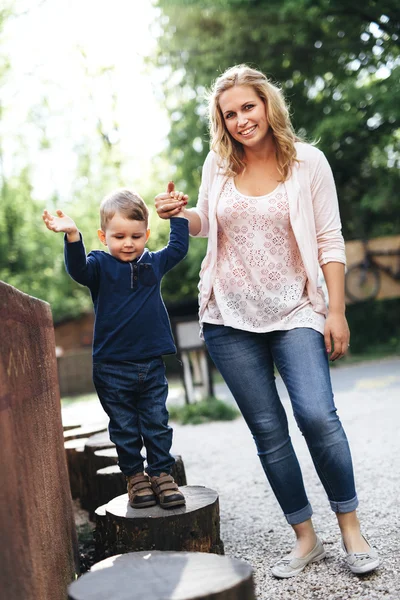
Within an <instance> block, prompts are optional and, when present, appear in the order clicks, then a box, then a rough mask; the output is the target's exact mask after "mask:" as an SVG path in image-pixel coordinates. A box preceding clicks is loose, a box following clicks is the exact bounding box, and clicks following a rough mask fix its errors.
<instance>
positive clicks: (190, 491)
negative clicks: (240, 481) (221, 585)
mask: <svg viewBox="0 0 400 600" xmlns="http://www.w3.org/2000/svg"><path fill="white" fill-rule="evenodd" d="M180 489H181V490H182V492H183V493H184V495H185V498H186V506H180V507H176V508H171V509H168V510H166V509H162V508H160V506H159V505H157V506H151V507H149V508H132V507H131V506H130V505H129V504H128V494H124V495H122V496H118V497H117V498H114V500H111V502H109V503H108V504H107V505H106V517H107V524H106V526H107V540H108V547H109V548H110V550H111V552H112V553H113V554H119V553H125V552H132V551H138V550H179V551H184V550H187V551H191V552H196V551H197V552H212V553H215V554H223V552H224V549H223V543H222V540H221V539H220V526H219V502H218V494H217V492H215V491H214V490H210V489H208V488H206V487H203V486H183V487H181V488H180Z"/></svg>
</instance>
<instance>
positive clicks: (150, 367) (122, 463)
mask: <svg viewBox="0 0 400 600" xmlns="http://www.w3.org/2000/svg"><path fill="white" fill-rule="evenodd" d="M93 382H94V385H95V388H96V391H97V394H98V396H99V399H100V402H101V404H102V406H103V408H104V410H105V412H106V413H107V415H108V416H109V418H110V423H109V433H110V439H111V441H112V442H114V444H115V445H116V448H117V452H118V464H119V467H120V469H121V471H122V472H123V473H124V475H126V476H129V475H133V474H134V473H138V472H140V471H143V462H144V458H143V456H142V455H141V450H142V447H143V445H144V446H145V448H146V455H147V465H148V466H147V468H146V472H147V473H148V475H150V476H153V475H159V474H160V473H162V472H165V473H169V472H170V470H171V467H172V465H173V464H174V462H175V461H174V458H173V457H172V456H171V454H170V449H171V445H172V429H171V427H169V425H168V411H167V408H166V406H165V404H166V400H167V396H168V382H167V380H166V377H165V366H164V361H163V360H162V358H161V357H156V358H150V359H147V360H142V361H135V362H131V361H126V362H125V361H124V362H116V363H94V364H93Z"/></svg>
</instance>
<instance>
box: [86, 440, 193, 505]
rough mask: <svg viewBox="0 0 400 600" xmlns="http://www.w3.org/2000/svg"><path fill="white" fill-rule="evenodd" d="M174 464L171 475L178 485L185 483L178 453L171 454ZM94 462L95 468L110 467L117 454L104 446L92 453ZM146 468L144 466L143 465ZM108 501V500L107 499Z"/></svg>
mask: <svg viewBox="0 0 400 600" xmlns="http://www.w3.org/2000/svg"><path fill="white" fill-rule="evenodd" d="M173 457H174V459H175V464H174V465H172V469H171V475H172V477H173V478H174V479H175V481H176V483H177V484H178V485H187V480H186V473H185V466H184V464H183V460H182V457H181V456H180V455H179V454H175V455H173ZM94 461H95V462H94V464H95V466H96V467H97V470H99V469H104V468H105V467H110V466H111V465H117V464H118V454H117V449H116V448H115V446H114V448H106V449H104V450H97V451H96V452H95V453H94ZM145 469H146V466H145ZM107 502H108V500H107Z"/></svg>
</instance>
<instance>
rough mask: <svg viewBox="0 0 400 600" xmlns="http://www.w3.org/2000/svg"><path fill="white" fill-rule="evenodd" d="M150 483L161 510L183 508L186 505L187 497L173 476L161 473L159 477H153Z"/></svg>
mask: <svg viewBox="0 0 400 600" xmlns="http://www.w3.org/2000/svg"><path fill="white" fill-rule="evenodd" d="M150 481H151V487H152V488H153V490H154V493H155V494H156V496H157V498H158V501H159V503H160V506H161V508H169V507H172V506H182V505H184V504H185V503H186V502H185V496H184V495H183V494H182V492H181V491H180V490H179V488H178V486H177V485H176V483H175V480H174V478H173V477H172V475H168V474H167V473H160V475H159V476H158V477H157V476H154V477H151V479H150Z"/></svg>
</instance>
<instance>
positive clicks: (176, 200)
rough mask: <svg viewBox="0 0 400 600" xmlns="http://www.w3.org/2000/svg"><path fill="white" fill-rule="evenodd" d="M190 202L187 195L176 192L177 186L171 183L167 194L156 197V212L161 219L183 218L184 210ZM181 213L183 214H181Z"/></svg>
mask: <svg viewBox="0 0 400 600" xmlns="http://www.w3.org/2000/svg"><path fill="white" fill-rule="evenodd" d="M187 202H188V196H187V194H183V193H182V192H176V191H175V184H174V182H173V181H170V182H169V183H168V186H167V192H166V193H163V194H158V196H156V197H155V206H156V211H157V214H158V216H159V217H161V219H170V218H171V217H183V216H184V214H183V212H181V211H183V208H184V207H185V206H186V204H187ZM180 213H181V214H180Z"/></svg>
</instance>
